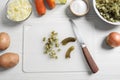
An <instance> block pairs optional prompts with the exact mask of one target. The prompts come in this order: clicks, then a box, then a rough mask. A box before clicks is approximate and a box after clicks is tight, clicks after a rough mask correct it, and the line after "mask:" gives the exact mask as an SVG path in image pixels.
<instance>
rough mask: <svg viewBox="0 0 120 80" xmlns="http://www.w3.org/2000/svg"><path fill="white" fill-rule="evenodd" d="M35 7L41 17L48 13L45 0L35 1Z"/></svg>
mask: <svg viewBox="0 0 120 80" xmlns="http://www.w3.org/2000/svg"><path fill="white" fill-rule="evenodd" d="M35 6H36V10H37V13H38V14H39V15H44V14H45V13H46V7H45V5H44V0H35Z"/></svg>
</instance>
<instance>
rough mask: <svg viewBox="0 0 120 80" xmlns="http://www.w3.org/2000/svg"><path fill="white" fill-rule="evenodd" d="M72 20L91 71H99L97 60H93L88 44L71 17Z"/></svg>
mask: <svg viewBox="0 0 120 80" xmlns="http://www.w3.org/2000/svg"><path fill="white" fill-rule="evenodd" d="M70 22H71V24H72V28H73V32H74V34H75V36H76V38H77V40H78V42H79V44H80V46H81V48H82V51H83V54H84V56H85V59H86V61H87V63H88V65H89V67H90V69H91V71H92V72H93V73H96V72H98V70H99V68H98V66H97V64H96V63H95V61H94V60H93V58H92V56H91V54H90V52H89V50H88V48H87V46H86V44H85V43H84V41H83V39H82V37H81V36H80V33H79V31H78V28H77V26H76V24H75V23H74V22H73V20H72V19H70Z"/></svg>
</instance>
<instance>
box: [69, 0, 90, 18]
mask: <svg viewBox="0 0 120 80" xmlns="http://www.w3.org/2000/svg"><path fill="white" fill-rule="evenodd" d="M74 1H76V0H72V1H71V3H70V10H71V12H72V13H73V14H74V15H76V16H84V15H86V14H87V13H88V12H89V8H90V5H89V1H88V0H82V1H84V2H85V4H86V5H87V10H86V12H85V13H83V14H77V13H75V12H74V11H73V10H72V6H71V5H72V3H73V2H74Z"/></svg>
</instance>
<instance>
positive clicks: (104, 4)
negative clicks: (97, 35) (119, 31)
mask: <svg viewBox="0 0 120 80" xmlns="http://www.w3.org/2000/svg"><path fill="white" fill-rule="evenodd" d="M93 7H94V10H95V12H96V14H97V15H98V16H99V17H100V18H101V19H102V20H103V21H105V22H107V23H109V24H112V25H120V0H93Z"/></svg>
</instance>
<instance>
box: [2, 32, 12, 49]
mask: <svg viewBox="0 0 120 80" xmlns="http://www.w3.org/2000/svg"><path fill="white" fill-rule="evenodd" d="M9 46H10V36H9V35H8V33H6V32H1V33H0V50H5V49H7V48H8V47H9Z"/></svg>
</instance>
